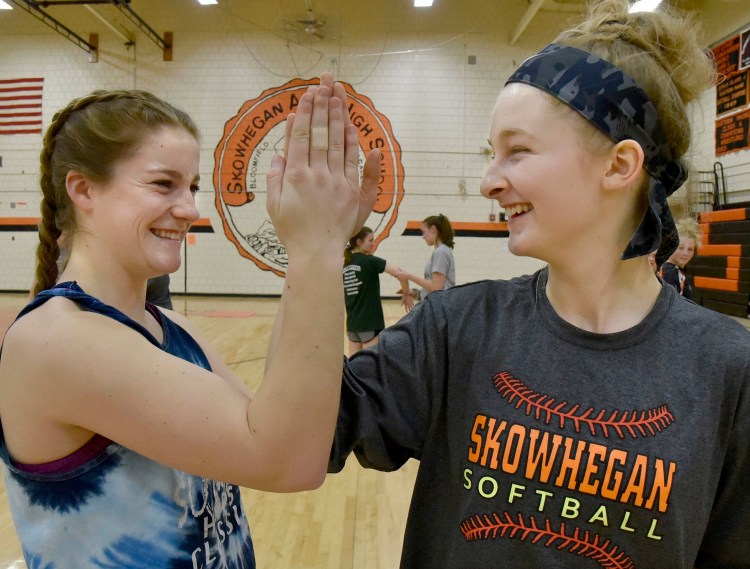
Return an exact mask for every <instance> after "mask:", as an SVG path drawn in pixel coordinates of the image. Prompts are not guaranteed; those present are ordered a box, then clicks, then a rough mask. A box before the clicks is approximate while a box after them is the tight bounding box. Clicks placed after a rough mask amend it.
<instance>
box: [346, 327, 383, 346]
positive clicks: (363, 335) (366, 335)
mask: <svg viewBox="0 0 750 569" xmlns="http://www.w3.org/2000/svg"><path fill="white" fill-rule="evenodd" d="M380 332H382V330H375V331H373V330H368V331H367V332H347V333H346V335H347V336H349V339H350V340H351V341H352V342H359V343H360V344H366V343H367V342H369V341H370V340H372V339H373V338H374V337H376V336H377V335H378V334H380Z"/></svg>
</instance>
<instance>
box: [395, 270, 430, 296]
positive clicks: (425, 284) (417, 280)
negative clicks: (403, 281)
mask: <svg viewBox="0 0 750 569" xmlns="http://www.w3.org/2000/svg"><path fill="white" fill-rule="evenodd" d="M403 275H404V276H405V277H406V278H407V279H409V280H410V281H411V282H413V283H414V284H416V285H419V286H421V287H422V288H423V289H425V290H427V291H429V292H432V291H433V290H435V289H434V283H433V282H432V281H431V280H430V279H425V278H423V277H419V276H417V275H414V274H412V273H407V272H404V273H403Z"/></svg>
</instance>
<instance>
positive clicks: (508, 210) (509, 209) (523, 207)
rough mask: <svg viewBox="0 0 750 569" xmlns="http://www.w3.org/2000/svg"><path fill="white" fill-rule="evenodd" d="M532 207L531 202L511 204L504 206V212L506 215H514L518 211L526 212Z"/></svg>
mask: <svg viewBox="0 0 750 569" xmlns="http://www.w3.org/2000/svg"><path fill="white" fill-rule="evenodd" d="M532 209H534V208H533V207H531V204H513V205H509V206H506V207H505V214H506V215H507V216H509V217H510V216H514V215H516V214H519V213H526V212H527V211H531V210H532Z"/></svg>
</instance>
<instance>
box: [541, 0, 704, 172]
mask: <svg viewBox="0 0 750 569" xmlns="http://www.w3.org/2000/svg"><path fill="white" fill-rule="evenodd" d="M665 4H666V3H664V4H662V5H661V6H660V8H659V9H658V10H657V11H656V12H634V13H630V12H629V11H628V9H629V7H630V3H629V2H628V0H596V1H593V2H591V3H590V4H589V10H588V14H587V16H586V18H585V19H584V20H583V21H582V22H580V23H579V24H578V25H577V26H575V27H573V28H572V29H570V30H567V31H565V32H562V33H561V34H560V35H559V36H558V37H557V38H556V39H555V43H560V44H563V45H567V46H570V47H575V48H578V49H581V50H584V51H587V52H589V53H591V54H594V55H596V56H598V57H601V58H602V59H605V60H607V61H609V62H610V63H612V64H613V65H616V66H617V67H619V68H620V69H622V70H623V71H625V73H627V74H628V75H629V76H630V77H632V78H633V79H634V80H635V81H636V82H637V83H638V85H640V87H641V88H642V89H643V90H644V91H645V92H646V94H647V95H648V97H649V99H650V100H651V102H652V103H653V104H654V106H655V107H656V109H657V113H658V115H659V119H660V121H661V123H662V127H663V129H664V133H665V135H666V137H667V140H668V143H669V146H670V150H671V152H672V156H673V157H674V158H675V159H677V158H681V157H682V156H684V155H685V153H686V152H687V151H688V148H689V147H690V139H691V128H690V122H689V120H688V115H687V110H686V105H687V104H688V103H690V102H691V101H694V100H695V99H697V98H698V96H700V94H701V93H702V92H703V91H704V90H705V89H707V88H708V87H709V86H711V85H713V84H714V81H715V69H714V65H713V62H712V60H711V59H710V58H709V56H708V55H707V54H706V52H705V51H704V49H703V47H702V46H701V44H700V42H699V38H698V35H697V33H696V29H697V26H696V22H695V21H694V19H693V18H692V17H691V16H689V15H684V14H681V13H680V12H678V11H677V10H675V9H673V8H670V7H669V6H666V5H665Z"/></svg>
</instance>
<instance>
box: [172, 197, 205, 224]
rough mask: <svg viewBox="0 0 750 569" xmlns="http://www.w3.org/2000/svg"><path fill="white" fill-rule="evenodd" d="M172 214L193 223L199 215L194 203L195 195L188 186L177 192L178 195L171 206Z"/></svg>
mask: <svg viewBox="0 0 750 569" xmlns="http://www.w3.org/2000/svg"><path fill="white" fill-rule="evenodd" d="M172 215H174V216H175V217H177V218H179V219H184V220H185V221H187V222H188V223H190V224H192V223H195V222H196V221H197V220H198V218H199V217H200V211H198V206H196V205H195V195H194V194H193V192H192V191H190V188H187V189H186V190H184V191H182V192H179V197H178V199H177V200H176V202H175V204H174V206H173V207H172Z"/></svg>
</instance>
